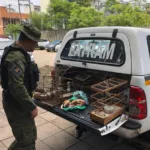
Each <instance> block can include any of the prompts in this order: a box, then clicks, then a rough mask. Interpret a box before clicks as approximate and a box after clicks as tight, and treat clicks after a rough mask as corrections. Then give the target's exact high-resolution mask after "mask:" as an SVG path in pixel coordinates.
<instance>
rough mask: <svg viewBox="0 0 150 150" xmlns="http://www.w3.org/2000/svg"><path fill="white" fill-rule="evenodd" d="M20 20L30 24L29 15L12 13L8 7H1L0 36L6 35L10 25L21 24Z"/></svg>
mask: <svg viewBox="0 0 150 150" xmlns="http://www.w3.org/2000/svg"><path fill="white" fill-rule="evenodd" d="M20 20H21V21H24V22H28V20H29V14H24V13H21V14H19V13H18V12H11V11H9V10H8V9H7V8H6V7H3V6H0V34H4V30H5V28H6V26H7V25H8V24H10V23H12V24H17V23H20Z"/></svg>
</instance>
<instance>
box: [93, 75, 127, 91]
mask: <svg viewBox="0 0 150 150" xmlns="http://www.w3.org/2000/svg"><path fill="white" fill-rule="evenodd" d="M125 84H127V81H126V80H123V79H119V78H110V79H108V80H104V81H102V82H100V83H97V84H94V85H92V86H91V88H92V90H94V91H96V92H107V91H110V90H112V89H115V88H118V87H120V86H122V85H125Z"/></svg>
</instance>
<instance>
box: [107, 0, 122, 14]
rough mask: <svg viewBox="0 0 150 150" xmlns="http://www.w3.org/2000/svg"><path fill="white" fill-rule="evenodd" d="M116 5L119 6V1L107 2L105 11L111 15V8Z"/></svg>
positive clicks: (108, 0) (110, 0) (111, 0)
mask: <svg viewBox="0 0 150 150" xmlns="http://www.w3.org/2000/svg"><path fill="white" fill-rule="evenodd" d="M116 4H119V2H118V1H117V0H107V1H106V3H105V11H108V12H110V13H111V10H110V7H111V6H113V5H116Z"/></svg>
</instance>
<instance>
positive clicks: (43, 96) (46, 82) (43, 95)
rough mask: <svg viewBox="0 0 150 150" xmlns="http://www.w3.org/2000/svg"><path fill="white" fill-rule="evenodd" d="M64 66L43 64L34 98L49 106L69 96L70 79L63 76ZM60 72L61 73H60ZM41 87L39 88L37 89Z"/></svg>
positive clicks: (61, 101) (57, 103) (58, 103)
mask: <svg viewBox="0 0 150 150" xmlns="http://www.w3.org/2000/svg"><path fill="white" fill-rule="evenodd" d="M64 71H65V69H64V68H57V70H54V67H50V66H45V67H43V68H41V69H40V73H41V74H40V81H39V84H38V88H37V89H38V90H37V91H41V92H36V93H35V96H34V97H35V98H36V99H38V100H40V101H41V102H42V103H45V104H47V105H49V106H51V107H53V106H57V105H60V104H62V103H63V101H64V100H66V99H68V98H69V97H70V96H71V92H70V91H71V89H70V88H71V79H69V78H65V77H63V76H62V75H63V72H64ZM60 74H61V75H60ZM39 89H41V90H39Z"/></svg>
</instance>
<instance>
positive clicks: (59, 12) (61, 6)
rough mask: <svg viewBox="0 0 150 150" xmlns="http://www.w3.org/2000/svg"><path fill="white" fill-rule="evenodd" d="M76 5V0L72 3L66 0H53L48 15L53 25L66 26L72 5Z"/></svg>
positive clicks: (59, 27)
mask: <svg viewBox="0 0 150 150" xmlns="http://www.w3.org/2000/svg"><path fill="white" fill-rule="evenodd" d="M74 5H75V3H74V2H72V3H70V2H68V1H66V0H51V3H50V5H49V6H48V15H49V18H50V20H51V24H52V26H53V27H56V28H58V29H63V28H66V24H67V22H68V19H69V18H70V14H71V10H72V6H74Z"/></svg>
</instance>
